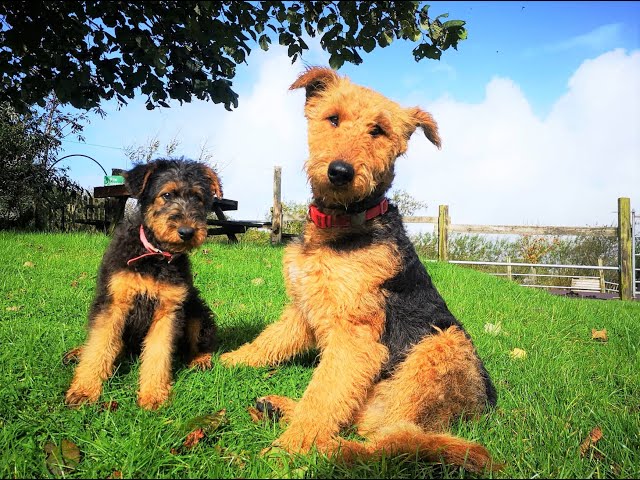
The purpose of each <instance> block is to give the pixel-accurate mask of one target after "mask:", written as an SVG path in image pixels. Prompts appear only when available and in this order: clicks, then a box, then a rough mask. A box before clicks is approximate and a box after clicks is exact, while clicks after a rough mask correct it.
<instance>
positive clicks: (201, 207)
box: [125, 159, 222, 253]
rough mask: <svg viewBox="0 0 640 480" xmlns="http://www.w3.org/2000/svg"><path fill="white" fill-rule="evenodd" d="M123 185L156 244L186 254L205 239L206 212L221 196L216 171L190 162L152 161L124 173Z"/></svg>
mask: <svg viewBox="0 0 640 480" xmlns="http://www.w3.org/2000/svg"><path fill="white" fill-rule="evenodd" d="M125 185H126V186H127V189H128V190H129V192H130V193H131V195H132V196H133V197H135V198H137V199H138V203H139V205H140V211H141V214H142V218H143V222H144V224H145V226H146V227H147V228H149V229H150V230H151V231H152V232H153V234H154V236H155V238H156V240H157V241H158V242H159V243H160V245H158V246H159V247H160V248H162V249H163V250H168V251H170V252H173V253H180V252H186V251H188V250H191V249H193V248H195V247H197V246H199V245H201V244H202V243H203V242H204V241H205V239H206V238H207V212H208V210H209V208H210V206H211V202H212V200H213V197H214V196H216V197H218V198H221V197H222V189H221V188H220V180H219V178H218V175H216V173H215V171H214V170H213V169H212V168H210V167H208V166H206V165H204V164H202V163H198V162H194V161H190V160H165V159H160V160H155V161H154V162H151V163H145V164H140V165H137V166H135V167H134V168H132V169H131V170H129V171H128V172H126V173H125Z"/></svg>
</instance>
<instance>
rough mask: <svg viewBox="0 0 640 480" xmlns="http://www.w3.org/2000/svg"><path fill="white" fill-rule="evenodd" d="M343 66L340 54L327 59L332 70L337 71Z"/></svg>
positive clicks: (334, 54)
mask: <svg viewBox="0 0 640 480" xmlns="http://www.w3.org/2000/svg"><path fill="white" fill-rule="evenodd" d="M343 64H344V58H342V56H341V55H340V54H337V53H332V54H331V56H330V57H329V66H330V67H331V68H333V69H334V70H339V69H340V67H341V66H342V65H343Z"/></svg>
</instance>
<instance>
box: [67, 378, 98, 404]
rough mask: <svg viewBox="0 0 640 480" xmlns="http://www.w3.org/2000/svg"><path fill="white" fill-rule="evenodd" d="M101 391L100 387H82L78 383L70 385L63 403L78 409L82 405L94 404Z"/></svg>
mask: <svg viewBox="0 0 640 480" xmlns="http://www.w3.org/2000/svg"><path fill="white" fill-rule="evenodd" d="M101 391H102V385H101V384H99V383H98V384H96V385H83V384H79V383H75V382H74V383H72V384H71V387H69V390H67V394H66V395H65V399H64V403H65V404H66V405H67V406H68V407H72V408H74V407H79V406H80V405H82V404H84V403H95V402H96V401H97V400H98V398H100V392H101Z"/></svg>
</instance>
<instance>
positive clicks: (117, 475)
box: [107, 470, 122, 479]
mask: <svg viewBox="0 0 640 480" xmlns="http://www.w3.org/2000/svg"><path fill="white" fill-rule="evenodd" d="M107 478H112V479H120V478H122V472H121V471H120V470H114V471H113V472H111V475H109V476H108V477H107Z"/></svg>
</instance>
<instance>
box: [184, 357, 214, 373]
mask: <svg viewBox="0 0 640 480" xmlns="http://www.w3.org/2000/svg"><path fill="white" fill-rule="evenodd" d="M189 368H197V369H199V370H208V369H210V368H211V354H210V353H201V354H199V355H198V356H196V357H195V358H193V359H192V360H191V361H190V362H189Z"/></svg>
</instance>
